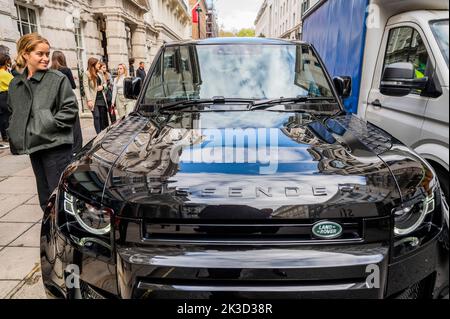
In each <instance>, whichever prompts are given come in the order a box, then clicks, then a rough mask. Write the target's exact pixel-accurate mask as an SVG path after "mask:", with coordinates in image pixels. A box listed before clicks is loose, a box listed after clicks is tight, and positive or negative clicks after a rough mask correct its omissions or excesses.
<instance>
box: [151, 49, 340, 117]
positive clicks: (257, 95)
mask: <svg viewBox="0 0 450 319" xmlns="http://www.w3.org/2000/svg"><path fill="white" fill-rule="evenodd" d="M148 83H149V84H148V86H147V88H146V92H145V97H144V102H143V103H144V104H145V105H161V106H164V105H166V104H169V103H173V102H178V101H185V100H186V101H192V100H209V99H214V98H216V97H222V98H224V99H243V100H252V101H254V100H266V99H278V98H282V97H283V98H291V97H293V98H296V97H315V98H317V97H321V98H322V97H323V98H333V93H332V90H331V88H330V83H329V81H328V79H327V77H326V76H325V71H324V70H323V68H322V66H321V64H320V62H319V59H318V58H317V56H316V55H315V54H314V52H313V50H312V49H311V48H310V47H309V46H308V45H304V44H298V45H296V44H286V45H273V44H272V45H260V44H246V45H243V44H237V45H230V44H222V45H180V46H169V47H166V48H165V50H164V52H163V53H162V54H161V56H160V57H159V60H158V61H157V65H156V67H155V69H154V70H153V72H152V74H151V78H150V81H149V82H148ZM336 108H337V109H338V106H337V105H336Z"/></svg>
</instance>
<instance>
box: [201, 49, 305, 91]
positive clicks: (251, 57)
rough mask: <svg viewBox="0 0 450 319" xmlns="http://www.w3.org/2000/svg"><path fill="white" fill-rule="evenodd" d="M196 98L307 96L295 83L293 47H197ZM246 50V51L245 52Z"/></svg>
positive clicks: (294, 53) (294, 54)
mask: <svg viewBox="0 0 450 319" xmlns="http://www.w3.org/2000/svg"><path fill="white" fill-rule="evenodd" d="M197 51H198V57H199V64H200V71H201V75H202V80H203V81H202V83H203V84H202V86H201V90H200V97H207V98H208V97H212V96H224V97H228V98H233V97H235V98H239V97H244V98H255V99H263V98H279V97H282V96H283V97H296V96H298V95H307V94H308V91H307V90H305V89H302V88H301V87H299V86H297V85H295V61H296V46H294V45H277V46H239V45H237V46H226V45H224V46H220V45H215V46H203V47H202V46H198V47H197ZM249 51H250V52H249Z"/></svg>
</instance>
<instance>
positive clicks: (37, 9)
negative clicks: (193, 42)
mask: <svg viewBox="0 0 450 319" xmlns="http://www.w3.org/2000/svg"><path fill="white" fill-rule="evenodd" d="M0 26H1V28H0V45H4V46H6V47H8V48H9V51H10V54H11V56H12V57H13V58H14V56H15V54H16V45H15V43H16V41H17V39H18V38H19V37H20V36H21V35H23V34H26V33H29V32H39V33H40V34H42V35H43V36H44V37H46V38H47V39H48V40H49V41H50V44H51V46H52V48H51V49H52V50H61V51H63V52H64V54H65V55H66V58H67V62H68V65H69V67H70V68H71V69H72V72H73V74H74V76H75V78H76V80H78V81H79V79H80V78H81V74H82V72H83V71H84V70H85V69H86V67H87V59H88V58H89V57H96V58H99V59H101V60H103V61H105V62H106V63H107V65H108V67H109V68H110V70H112V72H113V73H114V71H115V69H116V68H117V65H118V64H119V63H125V64H126V65H129V60H130V59H131V58H134V60H135V63H134V67H135V68H136V67H137V64H138V63H139V62H140V61H143V62H145V64H146V66H147V68H148V67H149V66H150V64H151V63H152V61H153V58H154V57H155V55H156V53H157V51H158V49H159V48H160V46H161V45H162V44H163V43H164V41H173V40H181V39H186V38H190V35H191V28H192V23H191V16H190V12H189V10H188V7H187V4H186V2H185V0H0ZM77 84H78V86H79V82H78V83H77ZM77 93H78V94H79V92H78V90H77ZM81 104H82V103H80V105H81Z"/></svg>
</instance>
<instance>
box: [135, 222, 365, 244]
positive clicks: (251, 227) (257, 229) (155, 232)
mask: <svg viewBox="0 0 450 319" xmlns="http://www.w3.org/2000/svg"><path fill="white" fill-rule="evenodd" d="M337 222H339V221H337ZM313 225H314V222H312V221H304V220H303V221H299V222H295V221H290V222H289V223H286V222H281V221H270V222H259V221H258V222H255V221H254V220H253V221H242V220H239V222H235V223H232V222H230V221H229V220H228V221H223V222H220V221H217V220H214V221H201V222H199V221H198V220H195V221H193V222H189V221H183V222H174V221H167V222H165V221H147V222H145V223H144V224H143V232H142V233H143V240H144V241H180V242H183V243H189V242H213V243H217V242H224V243H227V244H231V243H233V242H236V243H245V242H252V243H258V242H264V243H267V242H283V243H289V242H292V243H298V242H303V241H307V242H311V241H320V242H329V241H331V240H319V239H317V238H315V237H314V236H313V234H312V227H313ZM340 225H341V226H342V228H343V233H342V236H340V237H339V238H338V239H336V240H337V241H361V240H362V238H363V236H362V224H361V222H360V221H352V222H349V221H346V222H342V223H340ZM336 240H333V241H336Z"/></svg>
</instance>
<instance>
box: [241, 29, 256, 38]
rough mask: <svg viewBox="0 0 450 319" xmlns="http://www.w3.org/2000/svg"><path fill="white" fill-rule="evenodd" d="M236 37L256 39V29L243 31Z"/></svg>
mask: <svg viewBox="0 0 450 319" xmlns="http://www.w3.org/2000/svg"><path fill="white" fill-rule="evenodd" d="M236 36H238V37H250V38H254V37H255V29H251V28H244V29H241V30H239V31H238V32H237V34H236Z"/></svg>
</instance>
